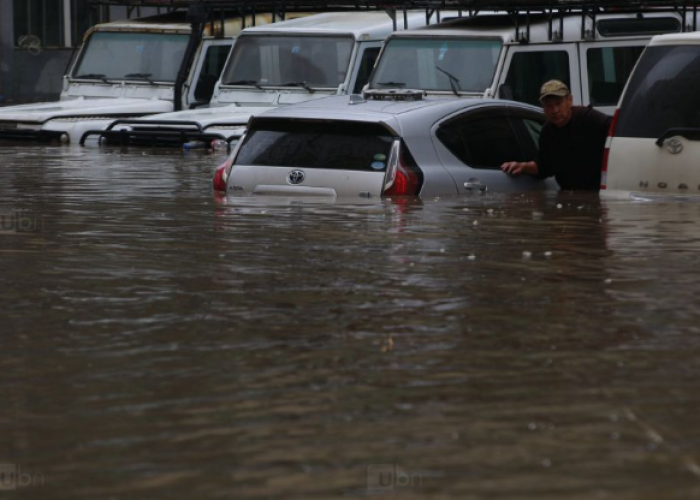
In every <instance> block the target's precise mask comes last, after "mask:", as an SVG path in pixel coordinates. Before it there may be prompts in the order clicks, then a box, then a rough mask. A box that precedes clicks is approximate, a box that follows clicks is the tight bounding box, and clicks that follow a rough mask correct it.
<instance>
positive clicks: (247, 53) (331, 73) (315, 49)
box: [222, 35, 353, 88]
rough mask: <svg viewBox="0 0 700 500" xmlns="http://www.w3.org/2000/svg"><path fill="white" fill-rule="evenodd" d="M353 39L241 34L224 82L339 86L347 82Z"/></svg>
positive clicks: (225, 72)
mask: <svg viewBox="0 0 700 500" xmlns="http://www.w3.org/2000/svg"><path fill="white" fill-rule="evenodd" d="M352 48H353V39H352V37H349V36H342V37H339V36H308V35H307V36H291V35H290V36H277V35H274V36H273V35H267V36H265V35H255V36H245V35H243V36H240V37H239V38H238V40H236V43H235V44H234V48H233V52H232V54H231V59H230V62H229V64H228V65H227V67H226V69H225V71H224V76H223V77H222V82H223V84H224V85H253V86H278V87H279V86H282V87H286V86H296V87H304V86H307V87H320V88H337V87H338V86H339V85H340V84H341V83H343V82H344V81H345V75H346V74H347V71H348V64H349V63H350V55H351V53H352Z"/></svg>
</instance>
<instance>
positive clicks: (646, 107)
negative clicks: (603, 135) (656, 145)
mask: <svg viewBox="0 0 700 500" xmlns="http://www.w3.org/2000/svg"><path fill="white" fill-rule="evenodd" d="M699 82H700V45H679V46H675V45H674V46H654V47H649V48H648V49H647V50H646V52H644V54H643V55H642V57H641V58H640V59H639V62H638V65H637V68H636V69H635V70H634V73H633V74H632V78H631V79H630V82H629V84H628V87H627V90H626V91H625V96H624V98H623V100H622V103H621V105H620V116H619V119H618V124H617V128H616V131H615V132H616V133H615V135H617V136H621V137H645V138H655V139H656V138H658V137H660V136H661V135H663V133H664V132H666V131H667V130H668V129H670V128H698V127H700V89H699V88H698V83H699Z"/></svg>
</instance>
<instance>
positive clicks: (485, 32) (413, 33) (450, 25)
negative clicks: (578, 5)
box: [392, 11, 680, 42]
mask: <svg viewBox="0 0 700 500" xmlns="http://www.w3.org/2000/svg"><path fill="white" fill-rule="evenodd" d="M655 17H662V18H674V19H677V20H679V21H680V16H679V15H678V14H677V13H669V12H663V11H662V12H645V13H644V19H649V18H655ZM549 19H550V18H549V16H547V15H546V14H541V13H531V14H530V15H529V23H530V28H529V35H530V38H529V41H530V42H546V41H549ZM582 19H584V18H583V16H582V15H581V13H580V12H578V13H574V12H572V13H570V14H567V15H564V19H563V22H564V28H563V39H562V41H577V40H581V27H582V26H581V21H582ZM611 19H632V20H634V19H639V17H638V15H637V14H636V13H631V12H630V13H628V12H614V13H596V22H600V21H601V20H603V21H604V20H611ZM515 21H516V19H515V18H514V17H513V16H511V15H510V14H508V13H506V12H489V13H480V14H478V15H475V16H471V17H463V18H457V19H448V20H446V21H444V22H441V23H439V24H432V25H429V26H422V27H418V28H414V29H410V30H406V31H402V32H401V33H397V34H394V35H392V38H398V37H430V36H435V37H446V36H447V37H453V36H454V37H464V36H469V37H491V38H494V37H497V38H501V39H502V40H503V41H504V42H517V40H516V39H515V35H516V26H515ZM517 21H518V23H519V26H520V34H521V36H524V35H526V34H527V30H528V27H527V23H528V17H526V16H524V15H522V16H519V17H518V19H517ZM559 23H560V18H559V16H557V17H555V18H554V19H553V20H552V29H553V30H556V31H558V30H559V29H560V24H559ZM586 23H587V24H586V29H591V27H592V24H591V20H590V18H586ZM679 27H680V24H679ZM657 33H658V31H657ZM650 36H651V34H644V33H640V34H638V35H628V36H626V37H627V38H639V37H642V38H649V37H650ZM622 37H623V35H615V36H602V35H600V36H599V37H597V38H596V40H598V41H602V40H608V39H618V38H622Z"/></svg>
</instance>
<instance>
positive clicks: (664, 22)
mask: <svg viewBox="0 0 700 500" xmlns="http://www.w3.org/2000/svg"><path fill="white" fill-rule="evenodd" d="M597 27H598V33H600V35H601V36H634V35H650V36H651V35H659V34H661V33H675V32H678V31H680V30H681V23H680V21H679V20H678V19H676V18H675V17H650V18H639V17H637V18H619V19H600V20H599V21H598V24H597Z"/></svg>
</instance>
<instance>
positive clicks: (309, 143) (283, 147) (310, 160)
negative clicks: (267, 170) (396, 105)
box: [235, 119, 394, 172]
mask: <svg viewBox="0 0 700 500" xmlns="http://www.w3.org/2000/svg"><path fill="white" fill-rule="evenodd" d="M393 142H394V137H393V136H392V134H391V133H389V131H388V130H387V129H386V128H384V127H383V126H381V125H378V124H374V123H360V122H342V121H339V122H320V121H304V120H280V119H267V120H258V121H257V122H254V123H253V126H252V127H251V130H250V132H248V134H246V138H245V142H244V143H243V145H242V146H241V149H240V151H239V153H238V155H237V157H236V159H235V164H236V165H260V166H267V167H299V168H323V169H334V170H362V171H370V172H383V171H385V170H386V165H387V162H388V160H389V154H390V152H391V145H392V144H393Z"/></svg>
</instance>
